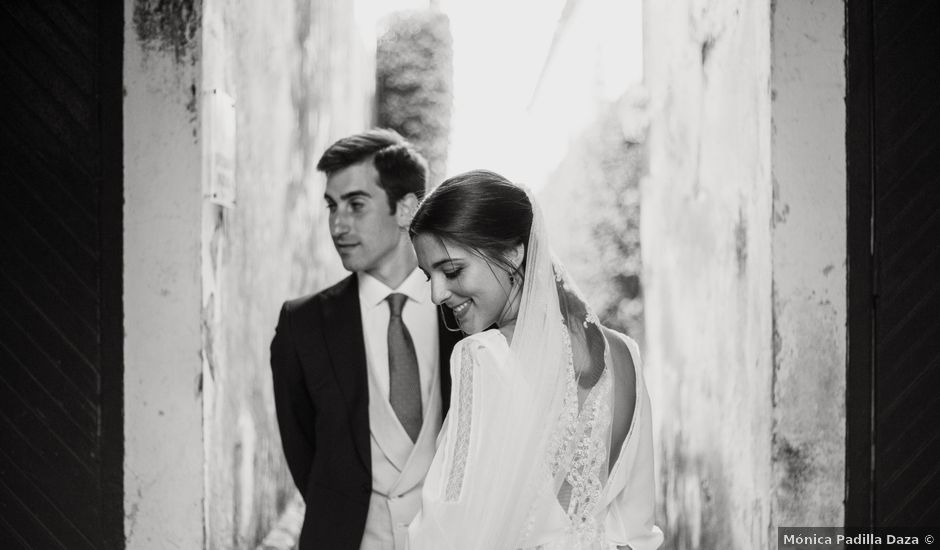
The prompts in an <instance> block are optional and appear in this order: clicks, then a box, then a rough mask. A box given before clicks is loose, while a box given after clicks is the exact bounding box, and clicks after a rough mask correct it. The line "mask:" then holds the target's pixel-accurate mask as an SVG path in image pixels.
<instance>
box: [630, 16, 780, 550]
mask: <svg viewBox="0 0 940 550" xmlns="http://www.w3.org/2000/svg"><path fill="white" fill-rule="evenodd" d="M644 23H645V25H644V36H645V52H644V56H645V58H644V67H645V76H646V85H647V88H648V90H649V96H650V115H651V126H650V131H649V137H648V141H647V143H648V147H649V155H650V157H649V177H648V178H647V179H646V180H645V181H644V182H643V183H642V185H641V188H640V193H641V197H642V199H641V211H642V217H641V227H640V236H641V237H640V238H641V249H642V251H643V252H642V254H643V266H644V271H643V283H644V291H645V298H646V300H645V312H646V333H647V349H646V357H645V359H646V371H647V379H648V380H649V384H650V386H651V387H650V393H651V397H652V401H653V409H654V410H653V420H654V430H655V434H656V436H655V437H656V442H657V446H658V449H657V450H658V454H657V461H658V472H657V481H658V482H659V484H660V497H659V498H660V502H659V505H660V506H661V513H660V517H662V518H664V525H663V529H664V531H665V532H666V545H665V547H666V548H727V549H732V548H734V549H742V550H751V549H755V548H768V547H769V546H770V542H769V540H768V537H769V529H768V526H769V525H770V499H769V498H768V496H769V495H770V491H771V488H772V482H771V430H772V423H773V419H772V414H771V399H772V387H771V383H772V372H773V363H772V353H771V349H772V338H771V335H772V332H773V319H772V315H771V313H772V312H771V286H772V279H771V265H772V257H771V232H770V226H771V201H772V196H771V194H772V183H771V151H770V134H771V130H770V78H771V71H770V48H771V42H770V6H769V3H764V2H749V1H746V0H722V1H719V0H715V1H701V0H684V1H673V2H659V1H655V0H653V1H647V2H645V4H644Z"/></svg>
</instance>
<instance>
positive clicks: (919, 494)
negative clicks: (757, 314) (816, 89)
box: [846, 0, 940, 527]
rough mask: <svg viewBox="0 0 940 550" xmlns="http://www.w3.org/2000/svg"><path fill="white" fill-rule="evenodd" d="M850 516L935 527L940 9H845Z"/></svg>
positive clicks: (939, 459) (885, 4)
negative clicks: (846, 15)
mask: <svg viewBox="0 0 940 550" xmlns="http://www.w3.org/2000/svg"><path fill="white" fill-rule="evenodd" d="M846 5H847V14H848V52H849V54H848V55H849V58H848V62H849V63H848V68H849V90H848V92H849V93H848V102H847V105H848V124H849V135H848V155H849V316H850V324H849V370H848V399H847V401H848V445H847V447H848V455H847V459H848V479H847V483H848V499H847V505H846V522H847V524H850V525H857V526H865V525H874V526H886V527H888V526H928V525H934V526H936V525H940V421H938V420H937V419H940V53H938V52H940V32H938V30H937V29H938V28H940V3H937V2H915V1H878V2H871V1H867V0H866V1H859V2H855V1H852V2H846Z"/></svg>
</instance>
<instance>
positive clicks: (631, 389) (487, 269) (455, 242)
mask: <svg viewBox="0 0 940 550" xmlns="http://www.w3.org/2000/svg"><path fill="white" fill-rule="evenodd" d="M410 232H411V238H412V241H413V242H414V245H415V250H416V251H417V255H418V263H419V265H420V267H421V269H422V271H424V273H425V275H427V277H428V279H429V280H430V282H431V289H432V290H431V294H432V299H433V300H434V302H435V303H436V304H438V305H442V306H443V305H446V306H447V307H448V308H450V309H451V310H452V311H453V313H454V316H455V317H456V319H457V322H458V323H459V325H460V330H462V331H463V332H465V333H467V334H468V335H469V336H468V337H467V338H465V339H464V340H462V341H461V342H460V343H458V344H457V346H456V347H455V348H454V351H453V354H452V356H451V365H450V368H451V375H452V378H453V381H454V382H453V387H452V398H451V403H453V405H452V406H451V410H450V413H449V414H448V416H447V418H446V420H445V424H444V427H443V428H442V429H441V435H440V438H439V441H438V448H437V453H436V455H435V457H434V461H433V463H432V465H431V468H430V471H429V472H428V475H427V478H426V480H425V483H424V489H423V493H422V510H421V512H420V513H419V514H418V516H417V517H416V518H415V520H414V521H413V522H412V524H411V526H410V528H409V542H410V548H411V550H426V549H427V550H431V549H433V550H438V549H455V550H456V549H486V550H490V549H510V550H514V549H529V548H538V549H542V550H549V549H559V550H560V549H564V550H600V549H603V550H608V549H613V548H631V549H632V550H645V549H648V548H657V547H658V546H659V545H660V544H661V543H662V540H663V535H662V532H661V531H660V529H659V528H658V527H656V526H655V525H654V524H653V504H654V503H653V451H652V434H651V422H650V404H649V397H648V395H647V392H646V388H645V385H644V383H643V375H642V370H641V368H640V364H639V350H638V348H637V345H636V343H635V342H634V341H633V340H631V339H630V338H628V337H626V336H624V335H622V334H619V333H617V332H615V331H613V330H610V329H608V328H606V327H603V326H601V325H600V323H599V322H598V319H597V317H596V316H594V315H593V314H592V313H591V311H590V310H589V309H588V308H587V306H586V305H585V303H584V301H583V300H582V299H581V297H580V295H579V294H578V292H577V290H576V289H575V287H574V285H573V283H572V282H571V281H570V279H569V278H568V277H567V275H566V274H565V272H564V270H563V269H562V267H561V266H560V264H559V263H558V262H557V261H554V260H553V258H552V255H551V252H550V250H549V247H548V242H547V238H546V229H545V227H544V223H543V220H542V217H541V214H540V213H539V210H538V208H537V207H536V205H535V203H534V201H533V200H532V198H531V196H530V195H529V194H527V193H526V192H525V191H524V190H523V189H522V188H520V187H518V186H516V185H514V184H512V183H510V182H509V181H507V180H506V179H505V178H503V177H502V176H500V175H498V174H495V173H493V172H487V171H473V172H468V173H465V174H461V175H458V176H455V177H453V178H451V179H449V180H447V181H445V182H444V183H443V184H441V185H440V186H439V187H438V188H437V189H435V190H434V191H433V192H432V193H431V194H430V195H429V196H428V197H427V198H426V199H425V200H424V202H423V203H422V204H421V206H420V207H419V208H418V210H417V212H416V213H415V216H414V219H413V221H412V223H411V228H410ZM494 327H496V328H494Z"/></svg>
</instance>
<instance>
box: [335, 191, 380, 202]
mask: <svg viewBox="0 0 940 550" xmlns="http://www.w3.org/2000/svg"><path fill="white" fill-rule="evenodd" d="M353 197H369V198H371V197H372V194H370V193H369V192H368V191H362V190H356V191H350V192H349V193H343V194H342V195H340V196H339V198H340V199H341V200H344V201H348V200H349V199H351V198H353Z"/></svg>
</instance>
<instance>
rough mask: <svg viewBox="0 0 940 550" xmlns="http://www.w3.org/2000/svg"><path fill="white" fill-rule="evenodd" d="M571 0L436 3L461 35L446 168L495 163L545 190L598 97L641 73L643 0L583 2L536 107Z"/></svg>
mask: <svg viewBox="0 0 940 550" xmlns="http://www.w3.org/2000/svg"><path fill="white" fill-rule="evenodd" d="M565 3H566V0H437V7H438V8H439V9H440V10H441V11H443V12H444V13H446V14H447V15H448V16H449V17H450V24H451V33H452V35H453V40H454V110H453V118H452V119H451V139H450V149H449V154H448V156H449V158H448V168H447V172H446V173H447V175H453V174H457V173H460V172H464V171H467V170H471V169H474V168H487V169H490V170H494V171H496V172H499V173H501V174H502V175H504V176H506V177H507V178H509V179H510V180H513V181H516V182H519V183H525V184H527V185H530V186H532V187H534V188H538V187H539V186H540V185H541V184H542V183H543V182H544V180H545V179H546V177H547V175H548V174H549V173H550V172H551V171H552V170H553V169H554V168H555V167H556V166H557V162H558V161H559V160H560V159H561V158H562V157H563V156H564V154H565V151H566V150H567V147H568V143H569V141H570V140H571V139H573V138H574V137H575V136H576V135H577V134H578V132H579V131H580V129H581V128H583V126H584V125H585V124H587V123H588V121H590V120H591V118H592V113H593V111H592V109H593V108H594V107H596V106H597V105H598V104H599V101H597V100H601V101H610V100H613V99H615V98H616V97H618V96H619V95H620V94H622V93H623V92H624V91H625V90H626V89H627V88H628V87H629V86H631V85H633V84H635V83H639V82H640V81H641V80H642V21H641V17H642V0H582V1H581V2H580V3H579V6H578V8H577V9H576V10H575V16H574V18H575V19H577V21H576V23H574V24H573V25H571V27H570V28H569V30H570V33H569V35H568V37H567V41H566V42H565V45H564V47H563V48H562V51H561V52H559V55H558V57H557V58H556V60H555V63H554V69H555V72H554V73H552V74H549V75H547V76H548V78H546V80H545V81H544V83H543V86H544V87H543V89H542V90H541V91H540V94H539V104H538V106H537V108H535V109H533V110H530V109H529V106H530V105H529V104H530V101H531V100H532V95H533V92H534V91H535V87H536V84H537V82H538V79H539V74H540V72H541V70H542V67H543V65H544V63H545V60H546V57H547V55H548V51H549V48H550V45H551V42H552V38H553V35H554V33H555V29H556V27H557V24H558V21H559V18H560V16H561V14H562V11H563V9H564V6H565ZM429 4H430V2H429V1H428V0H358V2H357V12H358V14H357V16H358V17H359V18H360V21H361V22H362V24H364V25H369V24H370V23H369V21H371V25H374V24H375V22H376V21H379V20H381V17H382V15H383V14H387V13H389V12H392V11H395V10H401V9H421V8H427V7H428V6H429ZM575 19H573V20H572V21H573V22H574V21H575ZM373 28H374V27H373Z"/></svg>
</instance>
